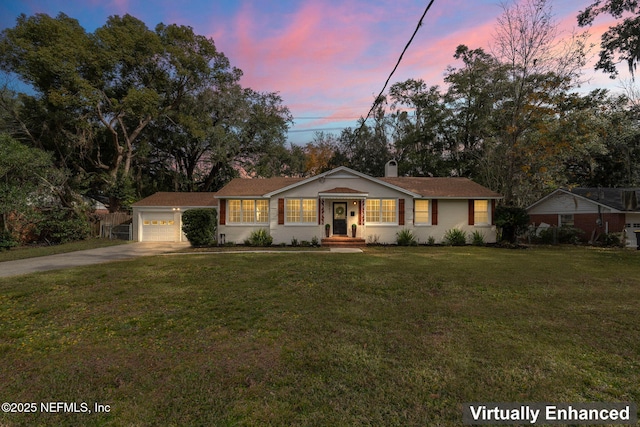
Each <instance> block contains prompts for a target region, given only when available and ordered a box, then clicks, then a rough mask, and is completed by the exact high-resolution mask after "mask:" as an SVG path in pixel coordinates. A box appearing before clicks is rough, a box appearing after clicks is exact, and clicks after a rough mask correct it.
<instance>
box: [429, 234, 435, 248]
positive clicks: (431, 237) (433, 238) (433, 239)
mask: <svg viewBox="0 0 640 427" xmlns="http://www.w3.org/2000/svg"><path fill="white" fill-rule="evenodd" d="M435 244H436V238H435V237H433V236H429V238H428V239H427V245H429V246H433V245H435Z"/></svg>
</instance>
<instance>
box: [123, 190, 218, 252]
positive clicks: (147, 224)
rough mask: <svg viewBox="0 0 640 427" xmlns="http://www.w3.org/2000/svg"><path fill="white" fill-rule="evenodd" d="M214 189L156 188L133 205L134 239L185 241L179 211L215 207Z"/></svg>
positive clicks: (180, 212) (141, 240)
mask: <svg viewBox="0 0 640 427" xmlns="http://www.w3.org/2000/svg"><path fill="white" fill-rule="evenodd" d="M215 194H216V193H170V192H159V193H156V194H154V195H152V196H149V197H147V198H145V199H142V200H140V201H139V202H136V203H134V204H133V205H132V207H133V240H135V241H139V242H186V241H187V239H186V237H185V235H184V233H183V232H182V214H183V212H185V211H187V210H189V209H196V208H209V209H211V208H213V209H217V207H218V201H217V199H214V196H215Z"/></svg>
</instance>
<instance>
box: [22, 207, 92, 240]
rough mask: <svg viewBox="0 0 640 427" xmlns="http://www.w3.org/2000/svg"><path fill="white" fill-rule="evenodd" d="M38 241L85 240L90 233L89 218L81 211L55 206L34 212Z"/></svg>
mask: <svg viewBox="0 0 640 427" xmlns="http://www.w3.org/2000/svg"><path fill="white" fill-rule="evenodd" d="M34 216H35V217H36V219H35V221H34V222H35V224H36V226H35V228H36V233H37V235H38V241H41V242H47V243H51V244H56V245H57V244H61V243H69V242H77V241H80V240H85V239H87V238H88V237H89V236H90V235H91V226H90V225H89V218H88V217H87V215H86V214H85V213H83V212H76V211H74V210H72V209H65V208H61V207H55V208H52V209H47V210H42V211H38V212H35V213H34Z"/></svg>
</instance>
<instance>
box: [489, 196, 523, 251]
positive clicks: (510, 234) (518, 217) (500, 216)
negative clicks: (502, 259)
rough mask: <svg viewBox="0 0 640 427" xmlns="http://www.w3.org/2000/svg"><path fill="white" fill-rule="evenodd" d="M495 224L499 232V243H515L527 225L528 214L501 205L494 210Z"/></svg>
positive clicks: (521, 209)
mask: <svg viewBox="0 0 640 427" xmlns="http://www.w3.org/2000/svg"><path fill="white" fill-rule="evenodd" d="M495 224H496V227H498V228H499V229H500V231H501V233H500V235H501V238H500V240H501V241H506V242H509V243H516V240H517V238H518V235H520V234H521V233H522V232H524V231H525V230H526V229H527V226H528V225H529V214H528V213H527V211H526V209H524V208H520V207H517V206H505V205H501V206H498V207H497V208H496V213H495Z"/></svg>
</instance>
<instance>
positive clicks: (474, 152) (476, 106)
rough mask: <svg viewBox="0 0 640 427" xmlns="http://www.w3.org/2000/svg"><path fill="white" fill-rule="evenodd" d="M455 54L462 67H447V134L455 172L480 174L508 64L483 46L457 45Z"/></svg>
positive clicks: (470, 176) (462, 174)
mask: <svg viewBox="0 0 640 427" xmlns="http://www.w3.org/2000/svg"><path fill="white" fill-rule="evenodd" d="M454 58H455V59H458V60H462V62H463V66H462V67H460V68H459V69H456V68H454V67H448V68H447V73H446V77H445V82H447V83H448V84H449V87H448V90H447V92H446V94H445V96H444V102H445V103H446V105H447V108H448V110H449V111H450V115H448V116H447V124H446V128H447V132H445V135H446V138H447V139H448V140H449V141H448V143H447V145H448V146H450V147H451V153H452V154H451V156H452V160H453V167H454V170H455V173H456V175H458V176H466V177H469V178H478V177H479V176H478V175H479V169H480V163H479V162H480V158H481V157H482V155H483V151H484V149H485V142H486V141H488V140H489V139H490V138H491V137H492V135H493V134H494V124H493V122H492V120H493V111H494V108H495V106H496V105H498V104H499V103H500V101H501V100H502V99H503V95H504V88H505V87H506V82H507V81H508V77H507V70H508V68H507V67H506V66H504V65H503V64H501V63H500V62H499V61H498V60H497V59H496V58H495V57H493V56H492V55H490V54H488V53H486V52H485V51H484V50H483V49H481V48H478V49H473V50H472V49H469V48H468V47H467V46H465V45H460V46H458V47H457V49H456V52H455V54H454Z"/></svg>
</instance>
